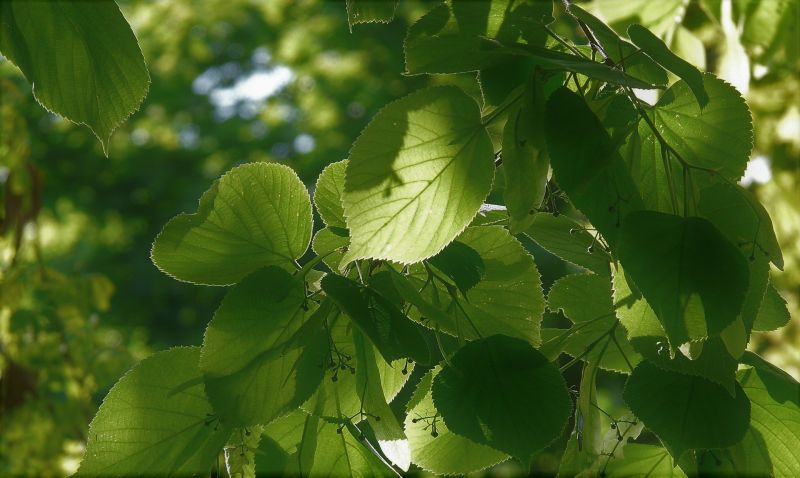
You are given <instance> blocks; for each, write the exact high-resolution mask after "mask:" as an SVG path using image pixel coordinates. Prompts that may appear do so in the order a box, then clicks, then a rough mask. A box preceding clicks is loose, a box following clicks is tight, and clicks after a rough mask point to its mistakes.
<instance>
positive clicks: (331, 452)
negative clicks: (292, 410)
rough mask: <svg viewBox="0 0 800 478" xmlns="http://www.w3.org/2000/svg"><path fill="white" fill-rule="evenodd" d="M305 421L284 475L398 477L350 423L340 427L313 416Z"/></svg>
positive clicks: (354, 477) (352, 477) (309, 416)
mask: <svg viewBox="0 0 800 478" xmlns="http://www.w3.org/2000/svg"><path fill="white" fill-rule="evenodd" d="M305 420H306V421H305V425H304V427H303V437H302V440H301V441H300V444H299V446H298V450H297V453H296V454H295V455H294V456H293V460H292V461H294V463H292V464H290V468H289V469H288V470H286V472H285V474H286V475H287V476H332V477H333V476H335V477H339V476H341V477H351V478H356V477H366V476H397V475H396V473H394V471H393V470H392V468H391V467H390V466H389V465H388V464H387V463H385V462H384V461H383V460H382V459H381V458H380V456H379V455H378V454H377V451H375V450H374V449H372V445H370V444H369V442H368V441H366V440H365V439H364V438H363V437H362V436H361V435H360V433H359V430H358V429H356V428H355V426H353V425H352V424H349V425H344V424H343V425H339V424H337V423H332V422H329V421H327V420H325V419H323V418H319V417H318V416H316V415H308V416H307V417H306V419H305ZM292 465H294V466H292Z"/></svg>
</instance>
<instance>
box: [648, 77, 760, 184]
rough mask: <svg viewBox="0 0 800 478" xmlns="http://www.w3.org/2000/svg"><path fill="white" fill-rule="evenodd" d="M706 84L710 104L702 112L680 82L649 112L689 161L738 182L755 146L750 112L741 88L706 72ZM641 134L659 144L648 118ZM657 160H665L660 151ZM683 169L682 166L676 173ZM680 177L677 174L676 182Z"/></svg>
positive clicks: (674, 147)
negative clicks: (738, 90) (739, 91)
mask: <svg viewBox="0 0 800 478" xmlns="http://www.w3.org/2000/svg"><path fill="white" fill-rule="evenodd" d="M703 85H704V87H705V90H706V92H707V93H708V97H709V102H708V105H706V107H705V108H703V109H702V110H701V109H700V107H699V106H698V104H697V100H696V98H695V95H694V93H693V92H692V89H691V88H690V87H689V84H688V83H686V82H685V81H678V82H677V83H675V84H674V85H672V86H671V87H670V88H669V89H668V90H667V91H665V92H664V94H663V95H662V96H661V99H660V100H659V101H658V103H657V104H656V105H655V106H654V107H653V108H652V110H651V112H650V113H648V115H650V116H651V118H652V122H653V124H654V125H655V127H656V129H657V130H658V133H659V134H660V135H661V137H662V138H663V139H664V140H665V141H666V142H667V143H668V144H669V145H670V146H671V147H672V148H673V149H674V150H675V151H676V152H677V153H678V155H680V158H681V159H682V160H683V161H685V162H686V163H687V164H688V165H690V166H693V167H695V168H706V169H708V170H711V171H715V172H718V173H719V174H722V175H724V176H725V177H727V178H729V179H733V180H738V179H739V177H740V176H741V175H742V173H743V172H744V170H745V167H746V166H747V161H748V160H749V159H750V150H751V149H752V147H753V123H752V119H751V117H750V110H749V109H748V108H747V105H746V104H745V102H744V99H743V98H742V97H741V95H740V94H739V93H738V92H737V91H736V89H735V88H733V87H732V86H731V85H729V84H728V83H725V82H724V81H722V80H720V79H719V78H716V77H715V76H714V75H711V74H708V73H706V74H704V75H703ZM639 134H640V135H641V136H642V141H643V142H648V141H649V142H651V143H653V144H656V141H655V140H654V139H653V138H650V136H654V133H653V132H652V131H651V130H650V128H649V127H648V126H647V125H646V124H645V122H644V121H642V123H640V125H639ZM673 159H675V158H673ZM652 161H658V162H661V158H660V155H659V156H655V157H654V158H653V159H652ZM678 173H680V169H678V170H677V171H676V172H675V173H674V174H678ZM692 173H693V174H694V175H697V176H699V177H702V175H706V176H708V174H709V173H708V172H702V171H696V170H693V171H692ZM679 178H680V176H676V178H675V180H676V181H677V180H678V179H679ZM643 194H644V193H643Z"/></svg>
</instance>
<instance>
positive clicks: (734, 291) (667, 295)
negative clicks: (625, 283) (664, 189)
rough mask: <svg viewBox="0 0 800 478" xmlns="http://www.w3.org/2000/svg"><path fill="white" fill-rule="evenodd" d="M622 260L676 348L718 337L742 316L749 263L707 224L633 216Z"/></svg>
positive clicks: (651, 214) (625, 233)
mask: <svg viewBox="0 0 800 478" xmlns="http://www.w3.org/2000/svg"><path fill="white" fill-rule="evenodd" d="M619 258H620V261H621V262H622V264H623V266H624V267H625V272H626V273H627V274H628V276H629V277H630V278H632V279H633V281H634V283H635V284H636V287H637V288H638V289H639V290H640V291H641V292H642V294H643V295H644V298H645V299H646V300H647V302H648V303H649V304H650V306H651V307H652V308H653V310H654V311H655V314H656V316H657V317H658V319H659V321H660V322H661V324H662V325H663V326H664V330H665V331H666V333H667V337H669V341H670V344H671V346H672V348H673V349H674V348H677V347H678V346H680V345H681V344H683V343H684V342H687V341H689V340H696V339H700V338H704V337H709V336H715V335H718V334H719V333H720V332H722V330H723V329H725V328H726V327H727V326H728V325H729V324H730V323H732V322H733V321H735V320H736V319H737V317H738V316H739V314H740V313H741V309H742V304H743V301H744V297H745V293H746V292H747V285H748V269H747V262H746V261H745V259H744V257H742V255H741V254H740V253H739V251H738V249H737V248H736V247H735V246H734V245H733V244H731V243H730V242H728V241H727V240H726V239H725V237H724V236H722V234H721V233H720V232H719V230H717V229H716V228H715V227H714V226H713V225H712V224H711V223H710V222H708V221H706V220H705V219H701V218H698V217H688V218H684V217H680V216H673V215H669V214H663V213H658V212H652V211H639V212H634V213H631V214H629V215H628V217H627V218H626V220H625V223H624V224H623V227H622V235H621V238H620V243H619Z"/></svg>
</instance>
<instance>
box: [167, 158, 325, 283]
mask: <svg viewBox="0 0 800 478" xmlns="http://www.w3.org/2000/svg"><path fill="white" fill-rule="evenodd" d="M311 226H312V224H311V200H310V199H309V197H308V192H307V191H306V188H305V186H304V185H303V183H302V182H301V181H300V179H299V178H298V177H297V174H295V172H294V171H292V170H291V168H289V167H287V166H283V165H280V164H273V163H269V164H268V163H251V164H245V165H243V166H239V167H237V168H234V169H232V170H230V171H229V172H228V173H226V174H225V175H224V176H222V177H221V178H220V179H219V180H218V181H216V182H215V183H214V185H213V186H211V189H209V190H208V191H206V192H205V193H204V194H203V196H202V197H201V198H200V204H199V206H198V208H197V212H196V213H194V214H180V215H178V216H176V217H174V218H172V219H171V220H170V221H169V222H168V223H167V225H166V226H164V229H162V230H161V233H160V234H159V235H158V237H156V240H155V242H154V243H153V250H152V258H153V263H155V264H156V266H158V268H159V269H161V270H162V271H164V272H166V273H167V274H169V275H171V276H173V277H175V278H176V279H179V280H183V281H187V282H194V283H198V284H210V285H229V284H233V283H236V282H239V281H240V280H241V279H242V278H244V277H245V276H246V275H247V274H249V273H251V272H253V271H254V270H256V269H259V268H261V267H263V266H268V265H280V266H287V267H288V266H289V265H290V264H291V263H292V261H294V260H295V259H298V258H300V257H301V256H302V255H303V253H305V251H306V249H307V248H308V243H309V241H310V240H311Z"/></svg>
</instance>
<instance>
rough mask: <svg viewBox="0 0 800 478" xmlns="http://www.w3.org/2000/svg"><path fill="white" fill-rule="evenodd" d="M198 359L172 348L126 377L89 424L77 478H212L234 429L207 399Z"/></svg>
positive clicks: (193, 352)
mask: <svg viewBox="0 0 800 478" xmlns="http://www.w3.org/2000/svg"><path fill="white" fill-rule="evenodd" d="M199 357H200V350H199V348H197V347H179V348H173V349H170V350H167V351H164V352H159V353H157V354H154V355H152V356H151V357H149V358H147V359H145V360H142V361H141V362H140V363H139V364H138V365H136V366H135V367H133V369H131V371H130V372H128V373H127V374H125V375H124V376H123V377H122V378H121V379H120V380H119V382H117V383H116V384H115V385H114V386H113V387H112V388H111V391H109V392H108V395H107V396H106V398H105V400H103V404H102V405H101V406H100V410H98V412H97V415H95V417H94V419H93V420H92V423H91V425H89V435H88V436H89V441H88V443H87V445H86V455H85V456H84V458H83V461H82V462H81V466H80V469H79V470H78V476H97V475H106V476H111V475H118V476H133V475H138V474H141V473H142V471H143V470H147V473H152V474H155V475H164V476H166V475H170V474H178V475H205V474H208V472H209V471H210V470H211V467H212V465H213V463H214V461H215V460H216V458H217V454H218V453H219V452H220V451H221V450H222V447H223V445H225V442H226V441H227V440H228V436H229V435H230V434H231V428H230V427H229V425H228V424H226V423H222V422H220V420H219V418H218V417H217V416H216V415H214V411H213V410H212V409H211V405H210V404H209V403H208V400H206V396H205V393H204V392H203V383H202V377H201V375H200V370H199V369H198V368H197V362H198V359H199Z"/></svg>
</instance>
